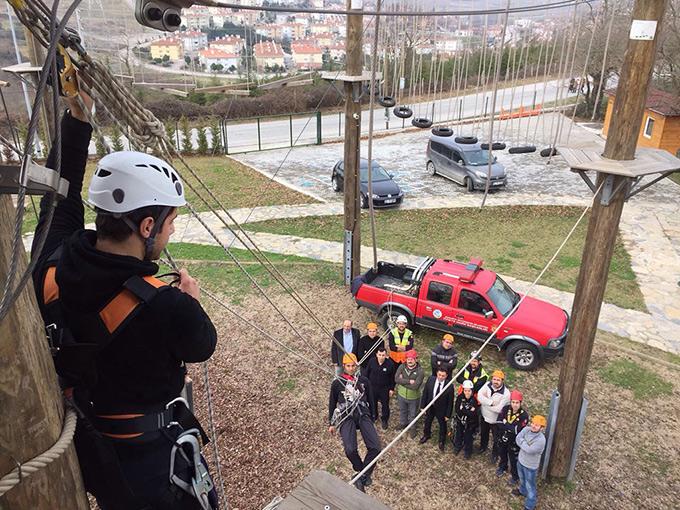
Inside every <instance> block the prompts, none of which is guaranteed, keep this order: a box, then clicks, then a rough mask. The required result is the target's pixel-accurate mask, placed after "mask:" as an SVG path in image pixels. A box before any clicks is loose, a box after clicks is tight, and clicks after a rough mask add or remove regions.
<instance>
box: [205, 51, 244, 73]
mask: <svg viewBox="0 0 680 510" xmlns="http://www.w3.org/2000/svg"><path fill="white" fill-rule="evenodd" d="M198 58H199V59H200V62H201V64H203V65H204V66H205V68H206V70H208V71H209V70H210V69H211V68H212V66H213V64H215V65H221V66H222V67H223V69H224V70H225V71H228V70H229V69H232V68H233V69H238V67H239V61H240V59H241V56H240V55H239V54H237V53H229V52H226V51H221V50H217V49H215V48H207V49H205V50H201V51H199V52H198Z"/></svg>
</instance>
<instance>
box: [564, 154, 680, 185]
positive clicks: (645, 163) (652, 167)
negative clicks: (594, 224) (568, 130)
mask: <svg viewBox="0 0 680 510" xmlns="http://www.w3.org/2000/svg"><path fill="white" fill-rule="evenodd" d="M558 150H559V152H560V155H561V156H563V157H564V159H565V160H566V161H567V165H569V166H570V167H571V169H572V170H574V171H578V172H580V171H583V170H595V171H597V172H603V173H606V174H614V175H623V176H625V177H633V178H635V177H641V176H644V175H650V174H657V173H665V172H673V171H677V170H680V159H678V158H676V157H675V156H673V155H672V154H671V153H670V152H668V151H665V150H662V149H638V151H637V152H636V153H635V159H633V160H631V161H617V160H613V159H607V158H605V157H603V156H602V154H601V152H599V151H595V150H589V149H570V148H568V147H559V149H558Z"/></svg>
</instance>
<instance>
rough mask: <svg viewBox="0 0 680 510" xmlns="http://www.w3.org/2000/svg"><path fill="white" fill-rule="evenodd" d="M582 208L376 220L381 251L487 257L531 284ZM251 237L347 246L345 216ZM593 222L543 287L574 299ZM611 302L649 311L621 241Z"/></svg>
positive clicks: (275, 225)
mask: <svg viewBox="0 0 680 510" xmlns="http://www.w3.org/2000/svg"><path fill="white" fill-rule="evenodd" d="M581 212H582V209H580V208H572V207H559V206H549V207H525V206H517V207H503V208H495V207H487V208H485V209H482V210H479V209H476V208H462V209H434V210H391V211H380V212H379V213H378V214H377V215H376V236H377V244H378V247H380V248H384V249H389V250H394V251H399V252H404V253H413V254H416V255H431V256H434V257H441V258H452V259H455V260H460V261H467V260H469V259H470V258H471V257H481V258H482V259H483V260H484V261H485V267H488V268H489V269H492V270H494V271H497V272H499V273H503V274H507V275H509V276H514V277H516V278H519V279H522V280H528V281H533V279H534V278H535V277H536V276H537V275H538V273H539V272H540V270H541V269H542V268H543V266H544V265H545V263H546V262H547V261H548V260H549V259H550V257H551V256H552V255H553V253H554V252H555V250H556V249H557V248H558V246H559V245H560V243H561V242H562V240H563V238H564V236H565V235H566V234H567V232H569V230H570V229H571V227H572V226H573V224H574V222H575V221H576V219H577V218H578V216H579V215H580V214H581ZM246 228H247V229H249V230H254V231H260V232H272V233H276V234H290V235H297V236H301V237H311V238H318V239H325V240H331V241H338V242H340V241H342V236H343V224H342V218H341V217H339V216H320V217H319V216H317V217H307V218H295V219H283V220H271V221H264V222H257V223H250V224H248V226H247V227H246ZM361 228H362V239H363V243H362V244H364V245H368V244H369V243H370V226H369V221H368V216H367V215H366V214H363V215H362V227H361ZM586 228H587V218H584V220H583V221H582V222H581V224H580V225H579V227H578V228H577V230H576V232H575V233H574V235H573V237H572V239H571V240H570V241H569V242H568V243H567V245H566V246H565V247H564V249H563V250H562V253H561V254H560V256H559V257H558V258H557V260H556V261H555V262H554V263H553V265H552V267H551V268H550V269H549V270H548V272H547V273H546V274H545V275H544V276H543V279H542V281H541V282H540V283H541V284H543V285H547V286H550V287H553V288H556V289H559V290H565V291H569V292H573V291H574V289H575V287H576V279H577V277H578V270H579V265H580V260H581V253H582V251H583V242H584V239H585V234H586ZM605 300H606V301H607V302H609V303H613V304H616V305H619V306H622V307H624V308H632V309H635V310H643V311H646V308H645V304H644V299H643V297H642V294H641V292H640V289H639V287H638V285H637V282H636V279H635V274H634V273H633V271H632V269H631V266H630V256H629V255H628V253H627V252H626V250H625V248H624V246H623V243H622V242H621V240H620V239H619V240H618V241H617V243H616V248H615V250H614V256H613V259H612V263H611V266H610V273H609V283H608V285H607V291H606V293H605Z"/></svg>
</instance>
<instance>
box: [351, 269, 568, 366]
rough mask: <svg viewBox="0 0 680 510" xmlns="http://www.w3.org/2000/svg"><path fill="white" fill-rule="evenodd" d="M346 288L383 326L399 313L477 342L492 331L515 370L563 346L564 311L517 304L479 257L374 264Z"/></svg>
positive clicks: (514, 294)
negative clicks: (375, 266)
mask: <svg viewBox="0 0 680 510" xmlns="http://www.w3.org/2000/svg"><path fill="white" fill-rule="evenodd" d="M374 273H375V274H374ZM352 291H353V294H354V297H355V300H356V302H357V304H358V305H360V306H365V307H367V308H370V309H372V310H373V311H374V312H376V313H377V314H378V315H379V317H380V319H381V320H382V322H383V325H385V327H389V325H390V322H391V321H392V320H393V318H394V317H395V316H397V315H400V314H403V315H406V317H407V318H408V319H409V322H410V324H411V325H418V326H423V327H428V328H431V329H436V330H439V331H445V332H448V333H452V334H453V335H456V336H461V337H464V338H468V339H471V340H476V341H480V342H484V341H485V340H486V339H487V338H488V337H489V335H491V334H492V333H495V336H494V338H493V339H492V340H491V342H492V343H493V344H494V345H496V346H497V347H498V349H505V350H506V351H507V360H508V363H509V364H510V365H511V366H512V367H514V368H517V369H520V370H531V369H534V368H536V367H537V366H538V365H539V364H540V363H541V361H543V360H544V359H546V358H551V357H554V356H557V355H560V354H561V353H562V350H563V349H564V340H565V339H566V335H567V328H568V322H569V316H568V314H567V312H566V311H565V310H562V309H561V308H559V307H557V306H554V305H552V304H550V303H547V302H545V301H542V300H539V299H535V298H532V297H526V298H524V300H523V301H522V302H521V304H520V301H521V299H522V295H521V294H519V293H517V292H515V291H514V290H512V288H511V287H510V286H509V285H508V284H507V283H506V282H505V281H504V280H503V279H502V278H501V277H500V276H499V275H497V274H496V273H495V272H493V271H489V270H486V269H483V262H482V261H481V260H479V259H472V260H470V262H468V263H467V264H465V263H461V262H455V261H451V260H444V259H433V258H428V259H426V260H425V261H423V263H422V264H420V265H419V266H418V267H410V266H405V265H393V264H385V263H383V264H382V265H381V264H378V271H377V272H374V271H373V270H369V271H368V272H367V273H365V274H364V275H361V276H360V277H358V278H357V279H356V280H355V282H354V283H353V286H352ZM518 304H519V306H517V305H518ZM506 318H507V320H506V321H505V323H504V324H503V325H502V327H501V323H503V321H504V319H506Z"/></svg>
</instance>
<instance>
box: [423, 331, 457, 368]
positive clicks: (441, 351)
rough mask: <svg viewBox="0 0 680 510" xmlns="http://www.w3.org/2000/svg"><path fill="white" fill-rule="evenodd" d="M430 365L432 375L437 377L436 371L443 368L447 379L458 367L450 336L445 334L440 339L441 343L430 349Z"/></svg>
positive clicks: (451, 336)
mask: <svg viewBox="0 0 680 510" xmlns="http://www.w3.org/2000/svg"><path fill="white" fill-rule="evenodd" d="M430 365H431V366H432V375H437V370H438V369H440V368H444V369H446V373H447V377H451V373H452V372H453V371H454V370H455V369H456V366H457V365H458V353H457V352H456V349H454V348H453V335H452V334H450V333H447V334H445V335H444V336H443V337H442V343H441V344H439V345H438V346H437V347H435V348H434V349H432V353H431V354H430Z"/></svg>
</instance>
